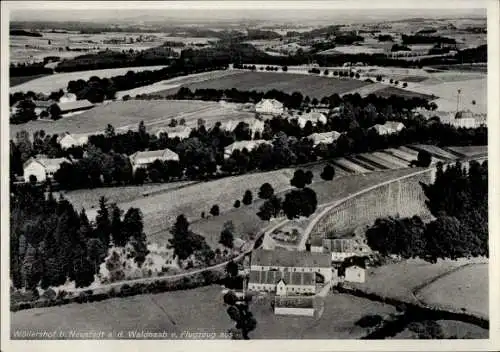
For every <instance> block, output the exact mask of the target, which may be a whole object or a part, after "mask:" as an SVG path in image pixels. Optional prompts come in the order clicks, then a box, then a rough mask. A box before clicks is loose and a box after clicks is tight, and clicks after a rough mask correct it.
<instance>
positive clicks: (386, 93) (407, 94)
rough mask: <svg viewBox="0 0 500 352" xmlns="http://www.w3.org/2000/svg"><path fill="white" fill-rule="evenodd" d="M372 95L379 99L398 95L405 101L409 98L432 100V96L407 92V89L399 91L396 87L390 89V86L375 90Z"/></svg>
mask: <svg viewBox="0 0 500 352" xmlns="http://www.w3.org/2000/svg"><path fill="white" fill-rule="evenodd" d="M373 94H375V95H377V96H379V97H383V98H388V97H390V96H391V95H398V96H400V97H404V98H406V99H411V98H422V99H431V98H432V95H430V94H426V93H423V92H422V93H419V92H415V91H411V90H407V89H401V88H397V87H391V86H389V87H385V88H382V89H379V90H376V91H375V92H373Z"/></svg>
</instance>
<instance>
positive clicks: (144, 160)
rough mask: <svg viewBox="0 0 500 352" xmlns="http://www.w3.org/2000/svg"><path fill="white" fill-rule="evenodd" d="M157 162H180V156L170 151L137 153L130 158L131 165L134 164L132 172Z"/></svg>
mask: <svg viewBox="0 0 500 352" xmlns="http://www.w3.org/2000/svg"><path fill="white" fill-rule="evenodd" d="M156 160H160V161H167V160H175V161H179V155H177V153H174V152H173V151H171V150H170V149H162V150H151V151H146V152H135V153H134V154H132V155H131V156H130V163H131V164H132V172H135V171H136V170H137V169H138V168H140V167H147V166H148V165H151V164H152V163H154V162H155V161H156Z"/></svg>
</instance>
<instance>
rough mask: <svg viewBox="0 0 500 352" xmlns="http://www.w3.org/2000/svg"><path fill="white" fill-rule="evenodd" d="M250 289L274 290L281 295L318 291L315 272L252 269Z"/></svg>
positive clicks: (260, 290)
mask: <svg viewBox="0 0 500 352" xmlns="http://www.w3.org/2000/svg"><path fill="white" fill-rule="evenodd" d="M248 290H249V291H259V292H274V293H276V294H277V295H279V296H287V295H294V294H304V293H312V294H314V293H315V292H316V274H315V273H313V272H290V271H263V270H250V280H249V282H248Z"/></svg>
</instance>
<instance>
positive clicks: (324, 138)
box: [307, 131, 341, 146]
mask: <svg viewBox="0 0 500 352" xmlns="http://www.w3.org/2000/svg"><path fill="white" fill-rule="evenodd" d="M340 135H341V134H340V133H339V132H337V131H331V132H324V133H313V134H310V135H309V136H307V138H309V139H310V140H312V141H313V145H314V146H317V145H318V144H321V143H323V144H331V143H333V141H336V140H337V139H338V138H339V137H340Z"/></svg>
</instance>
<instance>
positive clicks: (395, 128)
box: [370, 121, 405, 135]
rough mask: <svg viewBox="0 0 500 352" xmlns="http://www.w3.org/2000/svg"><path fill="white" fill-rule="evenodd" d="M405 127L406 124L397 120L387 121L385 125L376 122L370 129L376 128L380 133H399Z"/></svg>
mask: <svg viewBox="0 0 500 352" xmlns="http://www.w3.org/2000/svg"><path fill="white" fill-rule="evenodd" d="M403 128H405V125H404V124H403V123H401V122H397V121H387V122H386V123H384V124H383V125H380V124H376V125H374V126H372V127H370V129H373V130H375V131H376V132H377V133H378V134H379V135H386V134H393V133H398V132H399V131H401V130H402V129H403Z"/></svg>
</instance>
